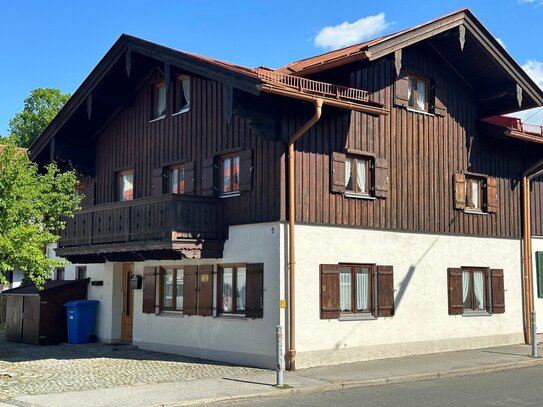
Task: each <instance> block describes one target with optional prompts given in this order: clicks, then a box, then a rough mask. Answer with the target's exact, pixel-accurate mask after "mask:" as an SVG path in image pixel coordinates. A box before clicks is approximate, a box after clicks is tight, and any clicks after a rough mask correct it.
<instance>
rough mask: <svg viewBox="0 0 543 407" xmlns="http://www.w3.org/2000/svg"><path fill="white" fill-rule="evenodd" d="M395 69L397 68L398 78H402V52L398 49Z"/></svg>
mask: <svg viewBox="0 0 543 407" xmlns="http://www.w3.org/2000/svg"><path fill="white" fill-rule="evenodd" d="M394 68H396V76H400V71H401V70H402V50H401V48H400V49H397V50H396V51H394Z"/></svg>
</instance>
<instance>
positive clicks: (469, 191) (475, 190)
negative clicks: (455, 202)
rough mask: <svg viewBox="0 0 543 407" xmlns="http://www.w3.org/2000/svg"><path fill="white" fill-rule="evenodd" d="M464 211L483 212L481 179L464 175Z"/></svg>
mask: <svg viewBox="0 0 543 407" xmlns="http://www.w3.org/2000/svg"><path fill="white" fill-rule="evenodd" d="M466 209H471V210H474V211H482V210H483V178H482V177H475V176H470V175H466Z"/></svg>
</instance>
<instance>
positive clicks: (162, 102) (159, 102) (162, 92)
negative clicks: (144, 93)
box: [151, 82, 166, 120]
mask: <svg viewBox="0 0 543 407" xmlns="http://www.w3.org/2000/svg"><path fill="white" fill-rule="evenodd" d="M152 102H153V105H152V106H151V112H152V115H151V118H152V120H154V119H160V118H162V117H164V116H166V84H165V83H164V82H160V83H157V84H155V85H153V88H152Z"/></svg>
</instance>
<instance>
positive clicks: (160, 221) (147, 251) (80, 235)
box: [57, 194, 227, 263]
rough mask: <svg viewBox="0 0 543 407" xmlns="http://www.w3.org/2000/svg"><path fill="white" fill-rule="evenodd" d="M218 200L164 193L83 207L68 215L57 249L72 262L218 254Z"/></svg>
mask: <svg viewBox="0 0 543 407" xmlns="http://www.w3.org/2000/svg"><path fill="white" fill-rule="evenodd" d="M226 231H227V228H226V226H225V223H224V217H223V214H222V206H221V202H220V200H218V199H214V198H204V197H195V196H188V195H177V194H168V195H162V196H160V197H148V198H143V199H137V200H134V201H128V202H115V203H110V204H105V205H97V206H92V207H89V208H84V209H82V210H81V211H79V212H78V213H77V214H76V215H75V217H74V218H72V219H68V221H67V223H66V228H65V229H64V230H63V231H62V232H61V233H60V240H59V242H58V248H57V255H59V256H62V257H65V258H67V259H68V260H70V261H72V262H79V263H83V262H98V261H100V262H103V261H106V260H110V261H141V260H145V259H156V260H159V259H171V258H181V257H190V258H198V257H221V255H222V246H223V243H224V240H225V239H226V233H227V232H226Z"/></svg>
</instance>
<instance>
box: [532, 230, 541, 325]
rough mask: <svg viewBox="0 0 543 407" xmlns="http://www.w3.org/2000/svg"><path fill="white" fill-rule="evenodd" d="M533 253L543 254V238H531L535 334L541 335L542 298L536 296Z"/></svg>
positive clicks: (535, 270)
mask: <svg viewBox="0 0 543 407" xmlns="http://www.w3.org/2000/svg"><path fill="white" fill-rule="evenodd" d="M535 252H543V237H534V238H532V271H533V277H532V281H533V286H534V310H535V312H536V324H537V333H543V298H538V296H537V264H536V258H535Z"/></svg>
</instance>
